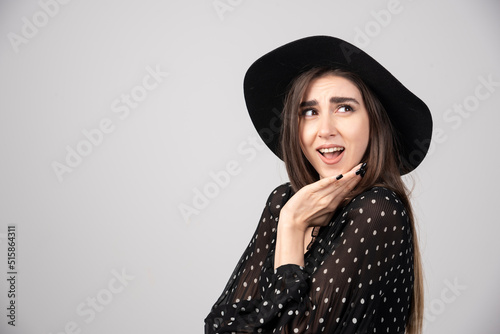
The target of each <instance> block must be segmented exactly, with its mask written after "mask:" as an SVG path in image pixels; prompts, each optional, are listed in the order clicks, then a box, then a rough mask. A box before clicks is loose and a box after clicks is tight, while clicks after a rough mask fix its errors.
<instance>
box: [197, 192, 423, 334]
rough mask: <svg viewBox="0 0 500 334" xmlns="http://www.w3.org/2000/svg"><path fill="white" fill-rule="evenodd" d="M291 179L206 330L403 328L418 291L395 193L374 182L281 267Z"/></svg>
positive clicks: (270, 206) (274, 199) (275, 196)
mask: <svg viewBox="0 0 500 334" xmlns="http://www.w3.org/2000/svg"><path fill="white" fill-rule="evenodd" d="M291 196H293V192H292V190H291V187H290V184H288V183H286V184H283V185H281V186H279V187H277V188H276V189H275V190H274V191H273V192H272V193H271V195H270V196H269V198H268V200H267V203H266V206H265V208H264V211H263V213H262V217H261V219H260V222H259V224H258V227H257V229H256V231H255V233H254V235H253V237H252V239H251V241H250V243H249V245H248V247H247V248H246V250H245V252H244V253H243V255H242V257H241V259H240V261H239V262H238V264H237V266H236V268H235V270H234V272H233V274H232V275H231V277H230V279H229V282H228V283H227V285H226V287H225V289H224V291H223V292H222V294H221V296H220V297H219V299H218V300H217V302H216V303H215V304H214V306H213V307H212V310H211V312H210V314H209V315H208V316H207V318H206V319H205V333H206V334H209V333H404V329H405V324H406V322H407V319H408V316H409V307H410V303H411V296H412V293H413V278H414V276H413V247H412V238H413V235H412V229H411V226H410V223H409V221H408V215H407V214H406V210H405V208H404V206H403V204H402V202H401V200H400V199H399V198H398V197H397V195H396V194H395V193H393V192H392V191H390V190H388V189H386V188H382V187H375V188H372V189H370V190H369V191H367V192H365V193H363V194H361V195H359V196H357V197H356V198H355V199H353V200H352V201H351V202H350V203H349V204H348V205H347V206H346V207H345V208H342V209H341V210H338V212H337V213H336V214H335V216H334V218H333V219H332V221H331V222H330V223H329V224H328V225H327V226H325V227H322V228H321V229H320V230H319V233H318V236H317V237H316V240H315V241H314V243H313V244H312V246H311V248H310V249H309V250H308V251H307V253H306V254H305V255H304V260H305V266H304V267H300V266H297V265H292V264H287V265H283V266H280V267H279V268H277V269H274V249H275V245H276V232H277V227H278V224H279V213H280V210H281V208H282V207H283V206H284V205H285V204H286V201H288V199H289V198H290V197H291Z"/></svg>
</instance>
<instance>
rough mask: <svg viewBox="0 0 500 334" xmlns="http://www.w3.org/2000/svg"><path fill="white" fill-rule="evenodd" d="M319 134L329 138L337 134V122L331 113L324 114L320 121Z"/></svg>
mask: <svg viewBox="0 0 500 334" xmlns="http://www.w3.org/2000/svg"><path fill="white" fill-rule="evenodd" d="M318 126H319V130H318V135H319V136H320V137H322V138H327V137H330V136H334V135H336V134H337V128H336V127H335V122H334V120H333V117H331V116H330V115H324V116H323V117H321V119H320V121H319V124H318Z"/></svg>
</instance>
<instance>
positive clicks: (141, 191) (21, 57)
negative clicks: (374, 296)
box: [0, 0, 500, 334]
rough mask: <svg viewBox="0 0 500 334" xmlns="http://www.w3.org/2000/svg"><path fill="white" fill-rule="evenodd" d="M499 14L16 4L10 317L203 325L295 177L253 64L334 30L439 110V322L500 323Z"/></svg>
mask: <svg viewBox="0 0 500 334" xmlns="http://www.w3.org/2000/svg"><path fill="white" fill-rule="evenodd" d="M499 15H500V2H498V1H493V0H491V1H486V0H484V1H465V0H461V1H451V0H447V1H431V0H414V1H411V0H399V1H398V0H380V1H363V2H361V1H307V2H306V1H290V0H288V1H285V0H281V1H244V0H216V1H213V0H195V1H151V0H148V1H131V0H126V1H124V0H120V1H118V0H115V1H81V0H73V1H68V0H65V1H63V0H40V1H12V0H10V1H8V0H2V1H1V5H0V36H1V39H0V153H1V157H2V162H1V165H0V270H1V272H0V278H1V280H0V296H1V297H0V305H1V307H0V309H1V311H0V332H1V333H2V334H3V333H6V334H7V333H23V334H32V333H37V334H42V333H43V334H49V333H52V334H56V333H67V334H70V333H93V334H99V333H153V334H154V333H187V334H192V333H202V332H203V319H204V318H205V316H206V315H207V314H208V312H209V310H210V307H211V306H212V304H213V303H214V302H215V300H216V298H217V297H218V296H219V295H220V294H221V292H222V291H223V288H224V286H225V284H226V282H227V280H228V278H229V276H230V274H231V272H232V270H233V268H234V266H235V265H236V262H237V261H238V259H239V256H240V255H241V253H242V252H243V250H244V249H245V247H246V246H247V243H248V242H249V241H250V237H251V235H252V233H253V231H254V229H255V227H256V225H257V222H258V219H259V217H260V214H261V212H262V209H263V207H264V204H265V200H266V198H267V196H268V195H269V193H270V191H271V190H272V189H273V188H274V187H276V186H277V185H278V184H281V183H283V182H286V181H287V176H286V172H285V169H284V167H283V164H282V162H281V161H280V160H278V159H277V158H276V157H275V156H274V155H273V154H272V153H271V152H270V151H269V150H268V149H267V148H265V147H264V144H263V141H262V140H261V139H260V138H258V136H257V133H256V131H255V129H254V128H253V125H252V124H251V122H250V119H249V117H248V115H247V112H246V108H245V103H244V99H243V89H242V82H243V76H244V74H245V71H246V70H247V68H248V67H249V65H250V64H251V63H252V62H253V61H254V60H256V59H257V58H258V57H260V56H261V55H263V54H264V53H266V52H268V51H270V50H271V49H273V48H275V47H277V46H279V45H282V44H284V43H287V42H289V41H292V40H295V39H298V38H301V37H305V36H310V35H332V36H337V37H340V38H343V39H345V40H347V41H349V42H351V43H353V44H355V45H358V46H359V47H361V48H362V49H364V50H366V51H367V52H368V53H369V54H370V55H372V56H373V57H374V58H376V59H377V60H378V61H380V62H381V63H382V64H383V65H384V66H385V67H387V68H388V69H389V70H390V71H391V72H392V73H393V74H394V75H395V76H396V77H397V78H398V79H399V80H400V81H402V82H403V83H404V84H405V85H406V86H407V87H408V88H409V89H411V90H412V91H413V92H414V93H415V94H417V95H418V96H419V97H420V98H422V99H423V100H424V101H425V102H426V103H427V104H428V106H429V107H430V109H431V111H432V114H433V118H434V138H433V141H432V144H431V150H430V153H429V156H428V157H427V158H426V160H425V161H424V163H423V164H422V165H421V166H420V167H419V168H418V169H417V170H416V172H414V173H412V179H413V181H412V180H410V179H408V178H407V179H405V180H407V181H408V183H409V184H411V183H412V182H413V183H414V184H415V187H414V191H413V196H412V200H413V203H414V206H415V211H416V215H417V218H418V223H419V228H420V238H421V245H422V253H423V259H424V269H425V277H426V309H425V333H429V334H431V333H465V334H469V333H481V334H483V333H498V328H499V327H500V317H498V310H499V308H500V285H499V284H498V282H499V280H500V266H499V264H498V259H497V256H498V254H499V251H500V242H498V235H499V232H500V227H499V225H498V224H499V222H500V221H499V218H498V217H499V213H498V211H497V210H498V209H499V207H500V205H499V203H498V198H497V196H496V193H497V192H498V189H497V188H498V186H499V182H498V175H497V171H498V168H499V163H498V162H499V158H498V154H497V152H498V147H497V145H498V143H499V139H500V137H499V133H500V132H499V131H498V124H499V123H500V114H499V113H498V111H499V110H498V109H499V106H500V62H499V61H498V59H500V42H499V38H498V33H499V32H500V20H499ZM428 144H429V143H422V145H428ZM9 226H14V227H11V229H14V230H15V240H14V239H12V238H11V239H10V240H9V235H8V229H9ZM9 242H10V243H11V244H12V242H15V246H14V247H13V248H11V249H10V251H11V253H14V254H11V255H13V256H10V257H15V265H14V267H13V268H9V267H8V257H9V256H8V255H9V254H8V251H9V249H8V247H9ZM11 247H12V245H11ZM11 264H12V262H11ZM12 270H14V271H15V273H16V274H8V272H11V271H12ZM12 276H14V279H11V277H12ZM8 279H11V280H10V281H9V280H8ZM11 283H12V284H11ZM9 291H10V292H9ZM12 293H14V294H15V297H14V296H12ZM12 303H13V304H12ZM11 305H14V306H13V307H12V306H11ZM9 308H10V309H9ZM13 319H15V320H13ZM9 321H10V322H11V324H15V326H12V325H11V324H9Z"/></svg>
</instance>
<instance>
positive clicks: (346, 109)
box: [337, 105, 353, 113]
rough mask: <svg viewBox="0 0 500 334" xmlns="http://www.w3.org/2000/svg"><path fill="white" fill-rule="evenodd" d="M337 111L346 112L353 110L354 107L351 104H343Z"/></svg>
mask: <svg viewBox="0 0 500 334" xmlns="http://www.w3.org/2000/svg"><path fill="white" fill-rule="evenodd" d="M337 111H338V112H340V113H344V112H349V111H353V109H352V108H351V106H349V105H343V106H340V107H338V108H337Z"/></svg>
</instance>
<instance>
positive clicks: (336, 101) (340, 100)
mask: <svg viewBox="0 0 500 334" xmlns="http://www.w3.org/2000/svg"><path fill="white" fill-rule="evenodd" d="M345 102H352V103H356V104H358V105H359V104H360V103H359V102H358V100H356V99H355V98H353V97H341V96H333V97H331V98H330V103H333V104H339V103H345ZM315 105H318V101H316V100H309V101H304V102H301V103H300V105H299V107H301V108H304V107H313V106H315Z"/></svg>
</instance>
